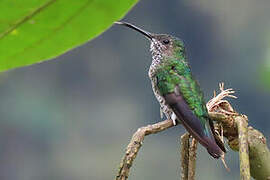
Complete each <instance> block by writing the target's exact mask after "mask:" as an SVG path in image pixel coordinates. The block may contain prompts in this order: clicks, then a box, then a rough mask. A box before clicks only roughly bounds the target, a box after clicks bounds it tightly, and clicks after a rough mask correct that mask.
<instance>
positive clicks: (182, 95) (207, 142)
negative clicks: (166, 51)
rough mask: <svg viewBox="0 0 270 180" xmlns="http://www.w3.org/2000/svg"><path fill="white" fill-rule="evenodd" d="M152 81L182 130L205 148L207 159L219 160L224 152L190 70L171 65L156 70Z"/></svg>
mask: <svg viewBox="0 0 270 180" xmlns="http://www.w3.org/2000/svg"><path fill="white" fill-rule="evenodd" d="M156 77H157V87H158V89H159V91H160V93H161V94H162V95H163V97H164V99H165V101H166V103H167V105H169V106H170V107H171V108H172V110H173V112H174V113H175V114H176V116H177V118H178V119H180V121H181V122H182V124H183V125H184V127H185V128H186V130H187V131H188V132H189V133H190V134H191V135H192V136H193V137H194V138H195V139H196V140H198V141H199V143H200V144H202V145H203V146H204V147H206V149H207V151H208V152H209V154H210V155H211V156H213V157H214V158H219V157H220V156H221V155H222V154H223V152H226V150H225V148H224V145H223V143H222V141H221V140H219V138H218V137H217V136H216V134H215V132H214V126H213V122H212V121H211V119H210V118H209V116H208V112H207V109H206V106H205V102H204V98H203V93H202V91H201V90H200V87H199V85H198V83H197V82H196V81H195V80H194V79H193V77H192V74H191V72H190V69H188V70H186V69H185V71H183V69H182V68H180V69H177V68H176V67H175V65H172V66H170V65H168V66H167V67H166V68H162V69H159V71H158V72H157V75H156Z"/></svg>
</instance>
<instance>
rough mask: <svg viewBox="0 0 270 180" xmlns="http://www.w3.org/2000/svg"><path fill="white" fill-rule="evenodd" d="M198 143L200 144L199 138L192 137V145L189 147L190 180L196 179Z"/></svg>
mask: <svg viewBox="0 0 270 180" xmlns="http://www.w3.org/2000/svg"><path fill="white" fill-rule="evenodd" d="M197 145H198V142H197V140H196V139H194V138H192V140H191V145H190V148H189V161H188V180H194V179H195V170H196V156H197Z"/></svg>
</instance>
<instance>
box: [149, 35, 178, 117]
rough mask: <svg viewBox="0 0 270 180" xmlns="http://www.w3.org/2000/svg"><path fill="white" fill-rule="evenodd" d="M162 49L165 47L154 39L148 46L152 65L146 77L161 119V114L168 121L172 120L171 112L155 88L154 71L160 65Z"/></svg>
mask: <svg viewBox="0 0 270 180" xmlns="http://www.w3.org/2000/svg"><path fill="white" fill-rule="evenodd" d="M163 48H165V46H163V45H162V44H161V43H159V42H158V41H156V40H155V39H153V40H152V42H151V45H150V52H151V54H152V63H151V65H150V68H149V71H148V76H149V78H150V80H151V84H152V89H153V92H154V95H155V96H156V98H157V100H158V102H159V104H160V112H161V113H160V114H161V118H162V117H163V116H162V113H164V114H165V116H166V117H167V118H168V119H172V115H173V110H172V109H171V108H170V107H169V106H168V105H167V104H166V103H165V99H164V98H163V96H162V95H161V93H160V92H159V90H158V87H157V79H156V71H157V69H158V68H159V66H160V65H161V63H162V58H163V56H162V53H161V51H162V49H163Z"/></svg>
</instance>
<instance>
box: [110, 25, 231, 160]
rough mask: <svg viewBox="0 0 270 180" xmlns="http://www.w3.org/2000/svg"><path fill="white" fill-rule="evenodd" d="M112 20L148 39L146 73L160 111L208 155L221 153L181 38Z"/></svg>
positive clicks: (218, 139)
mask: <svg viewBox="0 0 270 180" xmlns="http://www.w3.org/2000/svg"><path fill="white" fill-rule="evenodd" d="M115 24H119V25H123V26H126V27H128V28H131V29H133V30H135V31H137V32H139V33H141V34H143V35H144V36H145V37H146V38H147V39H149V40H150V42H151V45H150V52H151V54H152V63H151V65H150V68H149V71H148V76H149V78H150V80H151V84H152V89H153V92H154V95H155V96H156V99H157V100H158V102H159V103H160V111H161V114H163V113H164V114H165V115H166V117H167V118H168V119H171V120H172V121H173V124H174V125H176V124H177V123H178V122H179V123H181V124H182V125H183V126H184V127H185V129H186V130H187V131H188V132H189V133H190V134H191V135H192V137H193V138H195V139H196V140H197V141H198V142H199V143H200V144H201V145H202V146H204V147H205V148H206V149H207V151H208V153H209V154H210V155H211V156H212V157H214V158H219V157H221V156H222V155H223V154H224V153H225V152H226V149H225V147H224V144H223V142H222V141H221V139H220V138H219V137H218V135H217V134H216V132H215V130H214V125H213V121H212V120H211V119H210V117H209V115H208V111H207V108H206V104H205V101H204V96H203V92H202V90H201V88H200V86H199V84H198V83H197V81H196V80H195V78H194V76H193V75H192V73H191V68H190V66H189V63H188V59H187V55H186V51H185V46H184V43H183V41H182V40H180V39H179V38H177V37H174V36H172V35H168V34H154V33H150V32H148V31H145V30H143V29H141V28H139V27H137V26H135V25H133V24H130V23H127V22H115Z"/></svg>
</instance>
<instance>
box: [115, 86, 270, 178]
mask: <svg viewBox="0 0 270 180" xmlns="http://www.w3.org/2000/svg"><path fill="white" fill-rule="evenodd" d="M220 90H221V92H220V93H219V94H218V95H217V96H216V93H214V97H213V98H212V99H211V100H210V101H209V102H208V103H207V108H208V112H209V116H210V118H211V119H212V120H214V121H215V122H216V130H217V132H218V133H219V134H220V135H221V137H222V138H223V136H224V137H226V138H227V139H228V144H229V146H230V148H231V149H233V150H235V151H239V147H240V156H239V158H240V174H241V179H243V180H248V179H250V174H251V176H252V177H253V178H254V179H257V180H270V163H269V162H270V152H269V149H268V147H267V144H266V138H265V137H264V136H263V134H262V133H261V132H259V131H258V130H256V129H254V128H252V127H248V126H247V122H248V121H247V120H248V119H247V116H245V115H241V114H239V113H237V112H235V111H234V109H233V108H232V107H231V105H230V103H229V102H228V101H227V100H224V98H225V97H232V98H236V97H235V96H233V95H232V94H233V93H234V91H232V89H227V90H224V85H223V84H220ZM170 127H173V123H172V121H171V120H165V121H162V122H159V123H156V124H153V125H148V126H145V127H142V128H139V129H138V130H137V132H136V133H135V134H134V135H133V137H132V139H131V141H130V143H129V145H128V146H127V148H126V153H125V155H124V157H123V159H122V161H121V164H120V167H119V171H118V173H117V176H116V178H115V179H116V180H126V179H128V176H129V171H130V168H131V166H132V164H133V161H134V159H135V158H136V156H137V153H138V151H139V149H140V148H141V146H142V142H143V140H144V137H145V136H147V135H150V134H155V133H158V132H161V131H164V130H166V129H168V128H170ZM246 127H248V128H246ZM239 142H240V143H239ZM185 143H187V142H185ZM182 144H183V142H182ZM247 145H248V146H247ZM182 146H184V145H182ZM185 146H187V144H185ZM191 146H193V147H194V150H193V153H194V155H193V156H191V155H190V151H191V149H190V147H191ZM196 146H197V145H195V142H194V143H193V145H192V143H191V145H190V144H189V140H188V147H189V148H188V151H187V150H185V151H181V155H182V160H181V161H182V162H185V163H187V162H188V163H187V164H186V165H184V164H183V163H182V175H181V176H182V179H186V180H191V179H190V178H193V179H194V176H195V158H196ZM247 147H248V148H247ZM182 150H183V147H182ZM187 154H188V155H187ZM192 157H193V158H194V159H193V160H192V159H191V158H192ZM187 159H188V160H187ZM190 164H192V165H190ZM249 167H250V168H249ZM190 168H191V169H194V171H192V170H191V171H190ZM249 169H250V170H249ZM249 171H250V174H249Z"/></svg>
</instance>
